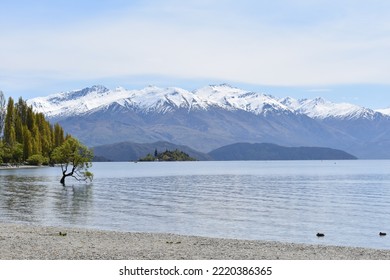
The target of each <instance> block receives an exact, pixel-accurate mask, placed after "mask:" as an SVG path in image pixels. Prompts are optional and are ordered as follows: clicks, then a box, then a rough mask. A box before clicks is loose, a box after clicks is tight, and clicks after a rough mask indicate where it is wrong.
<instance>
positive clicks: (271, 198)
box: [0, 160, 390, 249]
mask: <svg viewBox="0 0 390 280" xmlns="http://www.w3.org/2000/svg"><path fill="white" fill-rule="evenodd" d="M92 171H93V172H94V174H95V179H94V181H93V183H90V184H85V183H79V182H77V181H74V180H72V179H70V180H68V182H67V186H66V187H63V186H62V185H61V184H60V183H59V179H60V176H59V175H60V169H59V168H50V167H47V168H34V169H17V170H0V222H7V223H26V224H32V225H50V226H66V227H69V226H71V227H87V228H96V229H105V230H118V231H132V232H134V231H142V232H170V233H178V234H187V235H200V236H209V237H226V238H239V239H254V240H276V241H287V242H298V243H310V244H333V245H345V246H360V247H372V248H386V249H390V236H385V237H379V232H380V231H384V232H387V233H388V234H389V235H390V207H389V206H390V161H385V160H382V161H368V160H357V161H235V162H234V161H231V162H153V163H132V162H122V163H94V166H93V168H92ZM317 232H323V233H325V238H317V237H316V233H317Z"/></svg>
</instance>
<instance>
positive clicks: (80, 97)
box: [27, 84, 390, 158]
mask: <svg viewBox="0 0 390 280" xmlns="http://www.w3.org/2000/svg"><path fill="white" fill-rule="evenodd" d="M27 103H28V104H29V105H31V106H32V107H33V108H34V110H36V111H39V112H42V113H44V114H45V115H46V117H47V118H48V119H49V120H51V121H52V122H59V123H60V124H61V125H62V126H63V127H64V129H65V130H66V131H67V132H69V133H71V134H73V135H75V136H76V137H78V138H79V139H80V140H81V141H82V142H83V143H85V144H86V145H88V146H99V145H105V144H113V143H118V142H126V141H132V142H138V143H152V142H156V141H167V142H171V143H175V144H178V145H185V146H188V147H190V148H192V149H194V150H198V151H200V152H204V153H208V152H210V151H211V150H214V149H217V148H219V147H221V146H225V145H230V144H233V143H237V142H248V143H260V142H267V143H275V144H278V145H283V146H290V147H291V146H308V147H309V146H315V147H329V148H333V149H341V150H345V151H347V152H348V153H351V154H353V155H356V156H357V157H358V158H390V115H389V114H388V112H389V111H388V110H377V111H374V110H372V109H369V108H364V107H360V106H357V105H354V104H349V103H333V102H330V101H327V100H325V99H323V98H316V99H300V100H297V99H293V98H290V97H285V98H276V97H273V96H271V95H267V94H264V93H258V92H250V91H246V90H243V89H239V88H235V87H232V86H230V85H227V84H222V85H211V86H206V87H203V88H200V89H197V90H194V91H187V90H184V89H181V88H177V87H170V88H158V87H155V86H149V87H146V88H144V89H141V90H127V89H124V88H121V87H118V88H116V89H113V90H110V89H108V88H106V87H104V86H92V87H89V88H85V89H81V90H74V91H68V92H62V93H57V94H53V95H49V96H46V97H38V98H33V99H30V100H28V101H27Z"/></svg>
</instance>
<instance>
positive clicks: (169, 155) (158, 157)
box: [139, 149, 196, 161]
mask: <svg viewBox="0 0 390 280" xmlns="http://www.w3.org/2000/svg"><path fill="white" fill-rule="evenodd" d="M195 160H196V159H195V158H192V157H190V156H189V155H188V154H186V153H185V152H183V151H180V150H178V149H176V150H174V151H169V150H166V151H165V152H162V153H159V152H158V151H157V149H156V150H155V151H154V155H152V154H147V155H146V157H143V158H140V159H139V161H195Z"/></svg>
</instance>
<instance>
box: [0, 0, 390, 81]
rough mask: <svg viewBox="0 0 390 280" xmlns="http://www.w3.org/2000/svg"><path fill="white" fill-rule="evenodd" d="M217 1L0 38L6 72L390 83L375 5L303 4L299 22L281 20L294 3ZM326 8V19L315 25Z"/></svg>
mask: <svg viewBox="0 0 390 280" xmlns="http://www.w3.org/2000/svg"><path fill="white" fill-rule="evenodd" d="M208 2H209V1H201V2H194V3H192V4H191V5H186V4H183V1H180V3H181V4H178V3H179V2H175V1H173V2H172V1H170V2H165V4H161V2H160V5H159V6H140V7H136V8H134V7H132V9H131V10H128V11H126V10H124V11H122V12H121V13H116V14H115V16H113V15H110V16H108V17H100V18H97V17H95V18H91V19H89V20H83V21H76V22H74V23H69V24H67V25H64V26H62V27H58V26H56V25H55V26H53V27H51V26H47V27H45V28H40V29H39V28H31V29H29V28H28V27H26V28H25V29H18V30H8V31H6V32H1V35H0V41H1V42H2V44H1V46H0V50H1V51H0V61H1V62H2V63H1V65H0V73H11V72H13V73H15V75H17V74H16V73H17V72H18V71H21V72H23V73H27V72H30V71H31V73H34V75H35V76H37V75H39V73H42V75H49V76H52V77H53V78H55V79H78V80H80V79H95V78H99V77H102V78H103V77H115V76H125V75H142V74H155V75H158V74H160V75H165V76H172V77H175V76H176V77H179V78H210V79H221V80H227V81H238V82H245V83H252V84H274V85H324V84H338V83H360V82H370V83H388V82H389V81H388V72H389V70H390V69H389V68H390V54H388V49H389V46H390V40H389V39H388V36H387V34H388V31H389V30H390V26H389V24H388V23H387V20H385V18H388V15H387V11H383V10H382V11H380V13H379V14H378V15H377V16H375V15H374V12H376V10H375V11H372V10H370V9H374V8H373V7H371V6H370V9H368V11H366V13H365V11H364V10H363V9H358V8H351V7H350V6H349V5H346V6H341V8H343V9H341V11H340V10H337V9H336V8H337V5H336V4H333V5H331V8H329V7H328V6H326V3H327V1H325V2H324V3H323V4H320V5H319V6H315V5H314V6H313V4H312V2H310V3H311V4H310V5H309V4H307V3H309V2H307V3H306V4H305V2H302V1H300V5H298V6H294V5H291V4H290V6H289V7H287V8H291V7H295V8H296V10H295V11H297V13H298V11H299V13H298V15H299V16H300V17H304V16H307V17H308V19H307V20H301V21H299V20H300V17H298V15H295V14H294V10H293V11H288V10H287V8H286V9H285V10H283V11H281V16H278V13H277V11H278V9H279V8H280V7H283V3H287V2H280V1H279V2H278V5H276V4H274V6H272V7H268V6H266V4H264V3H262V1H260V2H261V3H260V4H259V2H258V1H254V2H251V1H249V2H248V3H249V4H250V5H247V6H245V1H244V2H243V3H242V6H240V5H238V4H232V3H234V2H230V4H229V2H228V5H227V6H223V5H222V6H220V7H221V8H220V9H218V5H213V6H210V4H208ZM298 2H299V1H298ZM348 2H349V1H346V2H345V3H348ZM167 3H168V4H167ZM169 3H170V4H169ZM184 3H186V2H184ZM240 3H241V2H240ZM275 3H276V2H275ZM290 3H291V2H290ZM302 3H303V4H302ZM220 5H221V4H220ZM229 5H231V6H229ZM335 5H336V6H335ZM368 5H371V4H370V3H368V4H365V5H363V6H362V7H366V6H368ZM358 6H359V5H358ZM251 7H252V9H253V10H254V11H252V12H251ZM314 7H315V9H314V10H313V8H314ZM359 7H360V6H359ZM235 8H237V10H235ZM262 8H263V9H264V10H265V11H264V12H263V11H262V10H260V9H262ZM267 8H269V9H272V12H271V13H270V15H269V16H267ZM298 8H299V9H298ZM338 8H340V7H338ZM382 8H383V7H382ZM323 9H325V10H326V12H327V14H326V15H323V16H322V17H321V18H316V17H315V15H317V14H320V12H321V11H322V10H323ZM332 9H333V10H332ZM257 10H258V11H259V14H258V15H257V16H256V11H257ZM311 11H313V15H311V14H310V12H311ZM332 11H333V12H332ZM336 11H337V12H336ZM309 16H311V17H312V18H313V19H311V18H310V17H309ZM311 23H312V24H311Z"/></svg>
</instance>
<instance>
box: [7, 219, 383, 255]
mask: <svg viewBox="0 0 390 280" xmlns="http://www.w3.org/2000/svg"><path fill="white" fill-rule="evenodd" d="M0 248H1V250H0V260H12V259H13V260H213V259H217V260H390V250H378V249H369V248H355V247H341V246H327V245H307V244H294V243H282V242H274V241H254V240H237V239H223V238H208V237H199V236H185V235H177V234H169V233H139V232H116V231H102V230H91V229H80V228H61V227H45V226H30V225H20V224H3V223H0Z"/></svg>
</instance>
